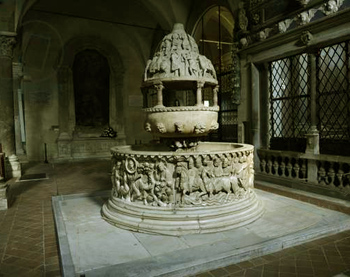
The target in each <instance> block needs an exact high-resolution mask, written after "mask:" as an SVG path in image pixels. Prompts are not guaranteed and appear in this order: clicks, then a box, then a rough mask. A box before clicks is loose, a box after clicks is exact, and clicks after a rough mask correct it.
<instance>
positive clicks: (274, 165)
mask: <svg viewBox="0 0 350 277" xmlns="http://www.w3.org/2000/svg"><path fill="white" fill-rule="evenodd" d="M278 167H279V164H278V162H277V160H276V161H275V162H274V163H273V168H274V170H275V173H274V175H276V176H278Z"/></svg>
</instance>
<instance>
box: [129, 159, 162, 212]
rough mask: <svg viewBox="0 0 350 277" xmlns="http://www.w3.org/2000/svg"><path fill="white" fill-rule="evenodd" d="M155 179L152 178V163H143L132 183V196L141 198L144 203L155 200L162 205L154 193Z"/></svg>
mask: <svg viewBox="0 0 350 277" xmlns="http://www.w3.org/2000/svg"><path fill="white" fill-rule="evenodd" d="M155 184H156V181H155V179H154V165H153V164H149V163H147V162H146V163H144V164H143V165H142V166H140V167H139V170H138V178H137V180H136V181H135V182H134V183H133V184H132V189H133V192H132V196H133V199H139V200H142V201H143V203H144V204H145V205H147V204H149V203H151V202H154V201H156V203H157V204H159V205H164V204H163V203H160V202H159V200H158V198H157V197H156V195H155V194H154V188H155Z"/></svg>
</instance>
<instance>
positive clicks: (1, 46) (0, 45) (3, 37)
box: [0, 32, 16, 58]
mask: <svg viewBox="0 0 350 277" xmlns="http://www.w3.org/2000/svg"><path fill="white" fill-rule="evenodd" d="M15 44H16V33H11V32H0V56H5V57H11V58H12V51H13V48H14V46H15Z"/></svg>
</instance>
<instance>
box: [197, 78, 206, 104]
mask: <svg viewBox="0 0 350 277" xmlns="http://www.w3.org/2000/svg"><path fill="white" fill-rule="evenodd" d="M204 84H205V82H203V81H197V106H200V105H203V100H202V98H203V97H202V88H203V87H204Z"/></svg>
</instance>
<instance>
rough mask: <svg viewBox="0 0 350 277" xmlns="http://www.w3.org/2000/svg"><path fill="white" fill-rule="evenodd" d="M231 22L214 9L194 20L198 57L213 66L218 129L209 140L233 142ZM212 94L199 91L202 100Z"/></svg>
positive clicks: (226, 13)
mask: <svg viewBox="0 0 350 277" xmlns="http://www.w3.org/2000/svg"><path fill="white" fill-rule="evenodd" d="M233 30H234V19H233V16H232V13H231V12H230V10H228V9H227V8H225V7H222V6H214V7H212V8H210V9H209V10H207V11H206V13H205V14H204V15H203V16H202V17H201V18H200V20H199V21H198V23H197V25H196V28H195V31H194V33H193V37H194V39H195V40H196V42H197V44H198V48H199V51H200V53H201V54H202V55H205V56H206V57H208V58H209V59H210V60H211V62H212V63H213V65H214V67H215V69H216V74H217V77H218V81H219V86H220V91H219V95H218V98H219V105H220V111H219V126H220V127H219V130H218V133H212V134H210V138H209V139H210V140H221V141H230V142H235V141H237V137H238V128H237V126H238V123H237V104H234V103H233V101H232V97H233V94H232V92H233V90H234V82H233V80H234V77H235V76H234V68H233V64H232V45H233V39H234V37H233ZM211 99H212V93H211V92H210V91H205V90H204V92H203V100H204V101H209V102H210V101H211Z"/></svg>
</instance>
